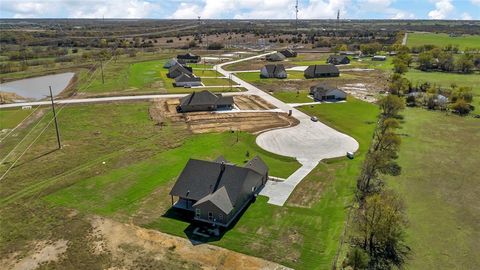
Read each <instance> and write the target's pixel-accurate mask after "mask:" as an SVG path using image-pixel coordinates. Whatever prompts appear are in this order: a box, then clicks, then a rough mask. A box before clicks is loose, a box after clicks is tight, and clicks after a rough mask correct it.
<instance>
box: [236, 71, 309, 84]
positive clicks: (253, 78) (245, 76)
mask: <svg viewBox="0 0 480 270" xmlns="http://www.w3.org/2000/svg"><path fill="white" fill-rule="evenodd" d="M287 74H288V77H287V79H265V78H261V77H260V72H241V73H236V74H235V76H237V77H239V78H240V79H242V80H244V81H247V82H260V81H261V82H279V81H282V80H292V79H296V80H304V79H305V76H304V75H303V71H287Z"/></svg>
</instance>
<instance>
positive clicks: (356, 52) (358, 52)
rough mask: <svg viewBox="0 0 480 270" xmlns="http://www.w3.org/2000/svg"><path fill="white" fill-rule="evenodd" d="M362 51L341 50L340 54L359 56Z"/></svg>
mask: <svg viewBox="0 0 480 270" xmlns="http://www.w3.org/2000/svg"><path fill="white" fill-rule="evenodd" d="M361 53H362V52H360V51H355V52H354V51H340V52H338V54H340V55H350V56H359V55H360V54H361Z"/></svg>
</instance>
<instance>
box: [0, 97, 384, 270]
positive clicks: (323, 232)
mask: <svg viewBox="0 0 480 270" xmlns="http://www.w3.org/2000/svg"><path fill="white" fill-rule="evenodd" d="M148 106H149V105H148V103H133V104H122V103H120V104H115V103H114V104H110V105H107V104H102V105H100V104H98V105H88V106H87V105H85V106H70V107H66V108H65V109H64V110H65V111H62V112H61V113H60V115H59V118H60V119H59V120H60V126H61V130H62V136H63V138H64V144H65V147H64V149H63V150H61V151H54V152H52V153H48V154H45V152H46V150H48V149H52V147H54V137H53V136H52V135H53V133H51V132H50V133H49V134H48V138H47V137H42V140H41V141H40V142H39V144H38V145H36V146H35V149H34V151H33V152H32V154H31V155H29V156H28V157H25V159H22V160H24V161H23V162H21V164H20V165H19V167H16V168H15V169H14V170H12V173H11V174H10V175H9V176H8V177H7V178H6V179H5V180H6V181H7V183H8V188H7V186H4V187H2V189H1V191H0V192H1V194H2V198H4V199H2V201H1V202H0V204H1V205H2V214H3V216H8V217H11V215H12V214H13V212H12V211H19V210H18V209H17V208H18V207H17V208H11V207H7V204H6V203H8V205H17V203H21V202H23V201H25V200H28V201H29V205H31V207H35V209H36V210H35V211H36V212H37V213H44V214H45V213H48V215H49V216H52V217H51V218H50V219H48V220H45V219H38V218H37V219H35V221H34V222H32V223H29V224H28V225H27V224H23V222H24V220H23V219H21V220H19V219H16V218H9V219H8V223H7V224H4V225H5V226H4V228H12V226H13V227H18V228H21V229H18V230H12V231H11V232H10V234H9V238H8V239H10V241H12V240H13V239H18V238H19V237H20V235H21V237H22V239H24V240H22V241H18V240H15V245H7V246H8V247H9V249H8V250H2V254H10V252H12V251H14V250H23V248H26V247H28V245H29V244H28V243H30V242H28V241H29V239H33V237H34V235H36V236H37V237H44V238H47V239H51V238H52V237H53V236H51V235H49V234H48V233H47V231H48V230H49V228H50V227H51V226H58V222H59V221H61V220H62V219H64V218H65V217H64V215H67V214H66V213H65V211H64V210H61V209H63V208H58V207H55V205H61V206H64V207H67V208H74V209H77V210H80V214H77V216H75V218H72V220H70V219H69V220H68V222H66V224H70V225H72V224H84V225H82V226H85V227H86V228H85V230H87V231H88V227H87V224H86V223H85V221H84V219H83V218H80V217H83V216H85V215H87V216H88V215H89V214H92V213H93V214H101V215H104V216H108V217H110V218H113V219H116V220H118V221H121V222H126V221H127V220H130V221H133V222H134V224H137V225H140V226H144V227H147V228H152V229H157V230H161V231H164V232H168V233H172V234H174V235H179V236H182V237H186V235H185V232H184V229H185V228H187V227H188V223H186V222H184V221H182V220H178V219H175V218H172V217H171V216H169V214H168V213H169V212H168V209H169V207H170V198H169V196H167V194H168V191H169V188H170V186H171V185H172V184H173V181H174V179H175V177H176V176H177V175H178V173H179V171H180V170H181V168H182V167H183V165H184V164H185V162H186V160H187V159H188V158H189V157H190V156H192V157H195V158H215V157H216V156H217V155H220V154H223V155H225V157H226V158H227V159H229V160H232V161H233V162H236V163H242V162H244V160H245V159H246V157H245V153H246V151H247V150H248V151H249V153H250V155H251V156H253V155H255V154H260V155H261V156H262V158H263V159H264V160H265V161H266V162H267V164H268V165H269V166H270V168H271V169H270V173H271V174H272V175H275V176H279V177H286V176H288V175H289V174H291V173H292V172H293V171H294V170H295V169H296V168H298V163H296V162H295V161H294V160H293V159H291V158H283V157H279V156H276V155H273V154H270V153H267V152H265V151H263V150H261V149H259V148H258V146H256V144H255V137H254V136H252V135H249V134H246V133H239V134H238V137H239V141H238V142H237V140H236V138H237V134H236V133H234V134H232V133H220V134H202V135H193V136H192V135H188V132H187V131H186V130H185V129H184V128H183V127H182V126H179V125H176V124H168V123H167V124H166V125H165V126H157V125H155V124H154V122H152V121H150V120H149V117H148ZM341 106H345V108H346V109H345V111H344V110H342V109H341V108H342V107H341ZM350 106H351V107H350ZM339 108H340V109H339ZM348 108H351V109H352V114H350V115H348V111H349V109H348ZM355 108H358V109H355ZM306 109H307V110H312V111H311V113H313V114H316V115H318V116H321V117H322V115H323V116H326V121H327V122H328V123H329V124H331V125H332V126H334V127H336V128H338V129H340V130H342V131H344V132H348V131H351V132H352V134H351V135H353V136H355V138H356V139H357V140H359V141H360V143H361V145H362V146H361V149H360V152H359V158H358V159H355V160H353V161H351V160H347V159H343V158H342V159H338V160H334V161H325V162H322V163H321V164H320V165H319V167H318V168H317V169H316V170H315V171H314V172H312V174H311V175H309V176H308V177H307V178H306V179H305V183H302V184H301V185H300V186H299V187H297V190H296V191H295V192H294V195H292V198H291V200H290V201H289V202H287V206H286V207H275V206H272V205H269V204H267V203H266V201H267V199H266V198H264V197H260V198H258V200H257V201H256V202H255V203H253V204H252V205H251V206H250V208H249V209H248V210H247V211H246V213H245V214H244V215H243V216H242V217H241V219H240V221H239V222H238V223H237V224H236V225H235V227H233V228H232V229H231V230H229V231H227V232H226V234H225V235H224V236H223V238H222V239H220V240H218V241H215V242H212V243H213V244H215V245H218V246H222V247H226V248H228V249H231V250H235V251H239V252H242V253H246V254H250V255H254V256H260V257H263V258H265V259H268V260H273V261H276V262H279V263H281V264H286V265H288V266H293V267H295V268H298V269H327V268H329V267H330V265H331V261H332V259H333V257H334V256H335V252H336V249H337V247H338V243H339V237H340V234H341V232H342V230H343V229H342V228H343V222H344V219H345V215H346V212H347V210H346V208H345V207H346V206H347V205H348V204H349V203H350V199H351V196H352V194H353V191H354V182H355V174H356V173H357V172H358V168H359V164H360V162H361V153H362V152H363V151H364V150H362V149H365V148H364V147H365V146H364V145H368V140H369V139H370V136H371V130H372V129H373V124H368V123H371V122H373V121H374V119H375V115H376V113H377V110H376V108H375V106H374V105H370V104H367V103H363V102H360V101H356V102H355V101H353V102H347V103H343V104H324V105H323V104H322V105H319V106H316V107H315V108H312V109H310V108H306ZM359 111H361V112H362V113H359ZM337 112H339V113H341V114H338V115H337ZM94 115H95V117H96V118H95V119H96V122H91V121H90V120H89V119H92V117H93V116H94ZM346 115H347V116H349V119H350V122H345V121H344V120H343V117H345V116H346ZM112 117H114V118H115V119H116V121H110V119H112ZM328 119H329V120H328ZM352 123H356V125H352ZM78 129H80V130H81V131H78ZM51 131H52V132H53V130H51ZM173 134H174V135H173ZM112 139H114V140H112ZM132 140H135V142H133V141H132ZM212 146H214V147H212ZM86 147H88V148H89V149H90V150H89V151H86V150H85V149H86ZM172 147H173V148H172ZM42 154H44V155H42ZM72 155H75V157H76V158H75V159H72V158H68V157H69V156H72ZM103 161H105V162H106V163H105V164H102V162H103ZM27 165H28V169H27V167H26V166H27ZM19 178H21V179H24V180H22V181H17V180H16V179H19ZM26 179H28V180H26ZM318 187H319V189H315V188H318ZM313 190H321V191H320V192H312V191H313ZM297 192H298V193H299V194H301V195H295V194H296V193H297ZM44 196H45V197H44ZM42 197H44V198H45V200H46V201H47V202H49V203H48V204H46V205H45V203H44V200H41V199H40V198H42ZM33 205H36V206H33ZM45 208H46V209H45ZM14 209H16V210H14ZM22 209H23V208H22ZM57 209H58V210H57ZM21 211H24V210H21ZM25 211H27V210H26V209H25ZM53 212H55V213H57V212H58V213H57V214H56V215H53V214H52V213H53ZM27 216H30V215H27ZM42 216H43V215H42ZM312 217H316V218H314V219H312ZM29 226H35V229H34V230H31V229H30V227H29ZM82 228H83V227H82ZM75 230H76V229H71V230H69V231H71V232H72V233H73V232H75ZM30 232H31V233H30ZM85 233H86V231H85ZM85 233H81V232H79V233H78V235H77V236H76V238H75V239H74V240H72V241H76V242H74V243H77V245H76V246H75V247H73V248H72V249H71V250H69V251H68V252H67V253H68V254H67V257H68V258H71V257H72V256H74V255H73V254H75V253H76V252H79V251H77V250H76V249H77V248H84V247H85V245H87V244H88V243H89V242H88V241H87V240H85V238H82V237H85ZM66 234H68V232H63V233H58V235H59V236H62V237H65V238H67V239H71V238H72V237H73V235H70V234H68V235H66ZM53 238H55V237H53ZM36 239H38V238H36ZM40 239H41V238H40ZM245 243H248V244H245ZM273 247H275V248H276V249H277V251H276V252H267V251H268V250H271V249H272V248H273ZM85 250H88V249H85ZM5 252H7V253H5ZM82 254H83V255H82ZM82 254H80V255H79V256H80V257H79V258H85V256H87V255H88V254H89V253H88V252H83V253H82ZM100 262H102V263H105V264H106V265H108V258H107V259H105V258H104V259H102V257H90V259H89V260H88V263H91V264H98V263H100Z"/></svg>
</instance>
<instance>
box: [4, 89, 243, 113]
mask: <svg viewBox="0 0 480 270" xmlns="http://www.w3.org/2000/svg"><path fill="white" fill-rule="evenodd" d="M210 87H214V86H209V87H208V88H210ZM220 87H224V88H229V87H230V86H220ZM195 88H200V89H201V88H205V87H195ZM222 94H223V95H225V96H234V95H245V94H247V92H227V93H222ZM186 95H188V94H162V95H139V96H120V97H101V98H78V99H57V100H55V104H78V103H99V102H112V101H129V100H150V99H155V98H180V97H184V96H186ZM38 105H50V101H33V102H22V103H11V104H3V105H0V108H14V107H23V106H38Z"/></svg>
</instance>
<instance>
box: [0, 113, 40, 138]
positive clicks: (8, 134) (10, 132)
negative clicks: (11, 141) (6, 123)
mask: <svg viewBox="0 0 480 270" xmlns="http://www.w3.org/2000/svg"><path fill="white" fill-rule="evenodd" d="M38 108H40V105H38V106H37V107H36V108H35V110H33V111H32V112H31V113H30V114H29V115H27V117H25V118H24V119H23V120H22V122H20V123H19V124H18V125H17V126H16V127H15V128H13V129H12V130H10V131H9V132H8V133H7V135H5V136H4V137H2V138H1V139H0V142H2V141H3V140H5V139H6V138H7V137H8V136H10V134H12V132H14V131H15V130H16V129H17V128H18V127H19V126H20V125H21V124H22V123H23V122H25V120H27V119H28V118H29V117H30V116H31V115H32V114H33V113H34V112H36V111H37V110H38Z"/></svg>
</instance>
